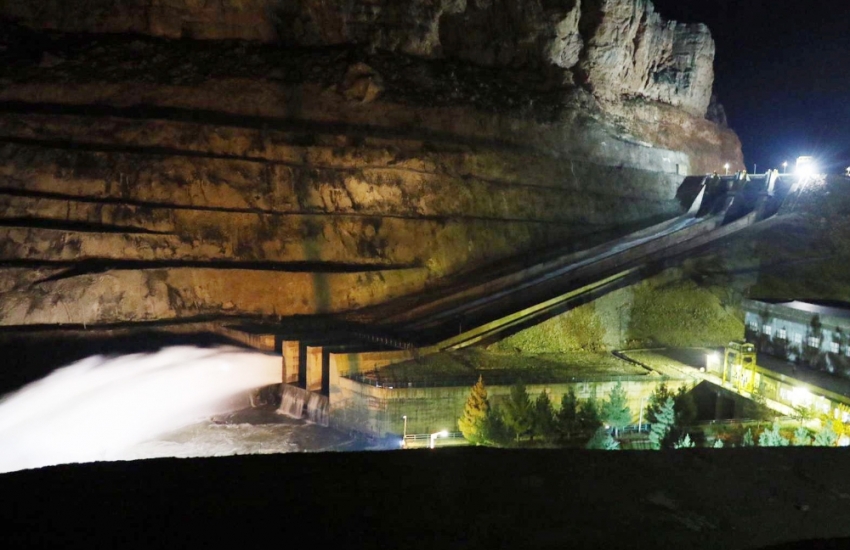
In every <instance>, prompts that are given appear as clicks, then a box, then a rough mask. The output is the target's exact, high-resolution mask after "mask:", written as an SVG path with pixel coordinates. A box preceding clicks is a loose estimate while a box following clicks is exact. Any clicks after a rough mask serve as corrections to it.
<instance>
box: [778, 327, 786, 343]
mask: <svg viewBox="0 0 850 550" xmlns="http://www.w3.org/2000/svg"><path fill="white" fill-rule="evenodd" d="M779 339H780V340H787V339H788V333H787V332H785V329H784V328H781V329H779Z"/></svg>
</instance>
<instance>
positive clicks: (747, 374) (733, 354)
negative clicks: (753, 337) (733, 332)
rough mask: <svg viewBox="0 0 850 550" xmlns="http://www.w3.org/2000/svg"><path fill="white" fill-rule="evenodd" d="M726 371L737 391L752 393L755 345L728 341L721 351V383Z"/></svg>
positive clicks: (754, 373)
mask: <svg viewBox="0 0 850 550" xmlns="http://www.w3.org/2000/svg"><path fill="white" fill-rule="evenodd" d="M727 373H728V377H729V380H730V382H732V384H733V385H736V386H738V390H739V391H748V392H750V393H752V391H753V389H754V388H755V387H756V377H757V376H758V375H757V374H756V347H755V346H754V345H753V344H747V343H745V342H730V343H729V345H728V346H726V348H725V350H724V353H723V383H724V384H725V383H726V379H727Z"/></svg>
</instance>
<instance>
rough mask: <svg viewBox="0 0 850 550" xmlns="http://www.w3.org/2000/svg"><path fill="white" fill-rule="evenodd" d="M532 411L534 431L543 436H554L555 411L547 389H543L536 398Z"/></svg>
mask: <svg viewBox="0 0 850 550" xmlns="http://www.w3.org/2000/svg"><path fill="white" fill-rule="evenodd" d="M532 413H533V414H532V433H533V434H535V435H539V436H541V437H550V436H552V435H553V434H554V433H555V411H554V410H553V409H552V402H551V401H550V400H549V395H548V394H547V393H546V390H541V391H540V395H538V396H537V399H535V400H534V409H533V410H532ZM533 437H534V436H533V435H532V438H533Z"/></svg>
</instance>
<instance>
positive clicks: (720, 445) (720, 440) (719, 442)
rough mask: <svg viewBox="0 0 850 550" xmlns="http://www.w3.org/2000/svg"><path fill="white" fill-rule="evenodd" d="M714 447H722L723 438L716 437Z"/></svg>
mask: <svg viewBox="0 0 850 550" xmlns="http://www.w3.org/2000/svg"><path fill="white" fill-rule="evenodd" d="M714 448H715V449H722V448H723V440H722V439H715V440H714Z"/></svg>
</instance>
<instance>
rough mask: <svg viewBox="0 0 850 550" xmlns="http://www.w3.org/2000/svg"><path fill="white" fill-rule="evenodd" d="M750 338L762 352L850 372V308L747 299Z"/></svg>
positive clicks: (746, 313)
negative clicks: (849, 344)
mask: <svg viewBox="0 0 850 550" xmlns="http://www.w3.org/2000/svg"><path fill="white" fill-rule="evenodd" d="M742 306H743V309H744V323H745V325H746V339H747V341H748V342H751V343H753V344H755V345H756V347H757V349H758V351H759V352H760V353H766V354H768V355H772V356H774V357H777V358H779V359H784V360H788V361H791V362H794V363H796V364H798V365H804V366H808V367H810V368H813V369H817V370H822V371H826V372H829V373H833V374H839V375H843V376H850V346H848V343H850V342H849V341H848V340H850V339H848V335H850V308H841V307H835V306H834V305H825V304H819V303H812V302H800V301H793V302H770V301H758V300H744V301H743V304H742Z"/></svg>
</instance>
